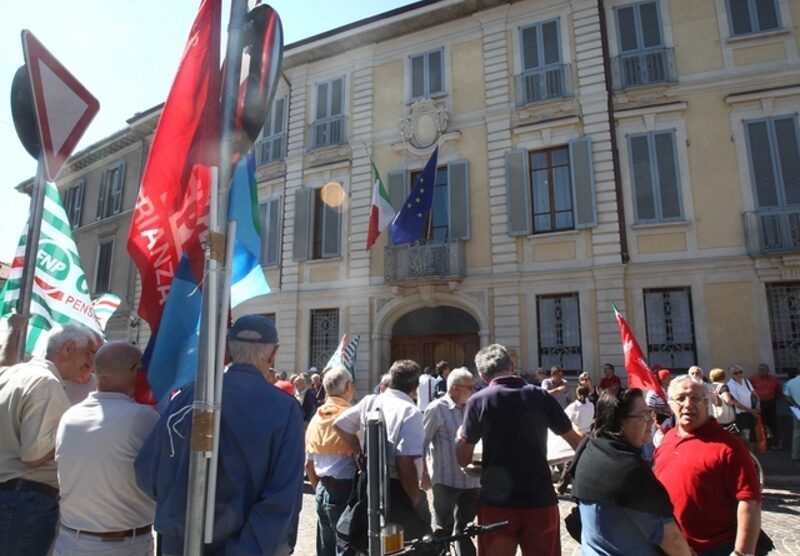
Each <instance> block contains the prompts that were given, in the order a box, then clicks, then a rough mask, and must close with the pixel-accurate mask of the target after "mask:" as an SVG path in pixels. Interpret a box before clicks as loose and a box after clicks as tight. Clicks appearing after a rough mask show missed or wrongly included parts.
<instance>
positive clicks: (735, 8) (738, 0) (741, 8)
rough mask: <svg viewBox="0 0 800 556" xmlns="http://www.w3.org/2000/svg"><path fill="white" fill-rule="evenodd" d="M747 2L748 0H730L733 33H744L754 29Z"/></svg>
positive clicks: (729, 7)
mask: <svg viewBox="0 0 800 556" xmlns="http://www.w3.org/2000/svg"><path fill="white" fill-rule="evenodd" d="M747 4H748V0H728V10H729V13H730V18H731V26H732V29H731V34H732V35H743V34H745V33H752V32H753V31H754V29H753V24H752V22H751V20H750V8H748V6H747Z"/></svg>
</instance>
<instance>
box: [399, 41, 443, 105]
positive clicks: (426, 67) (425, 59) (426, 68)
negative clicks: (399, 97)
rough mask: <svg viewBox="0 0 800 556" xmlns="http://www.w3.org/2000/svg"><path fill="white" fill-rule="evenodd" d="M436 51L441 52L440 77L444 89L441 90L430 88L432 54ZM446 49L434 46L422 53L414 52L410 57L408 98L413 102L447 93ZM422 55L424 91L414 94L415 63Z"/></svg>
mask: <svg viewBox="0 0 800 556" xmlns="http://www.w3.org/2000/svg"><path fill="white" fill-rule="evenodd" d="M434 53H439V56H440V75H439V78H440V79H441V82H442V89H441V90H440V91H431V89H430V55H431V54H434ZM445 54H446V52H445V49H444V47H443V46H442V47H439V48H434V49H432V50H428V51H426V52H422V53H420V54H413V55H411V56H409V57H408V98H409V99H410V100H411V102H414V101H416V100H421V99H424V98H437V97H441V96H444V95H446V94H447V81H446V73H447V72H446V71H445V65H446V64H445ZM420 57H422V68H423V70H422V71H423V84H422V89H423V92H422V94H421V95H416V96H415V95H414V69H413V64H414V60H415V59H416V58H420Z"/></svg>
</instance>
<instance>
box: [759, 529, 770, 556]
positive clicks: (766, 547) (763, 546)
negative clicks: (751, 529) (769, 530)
mask: <svg viewBox="0 0 800 556" xmlns="http://www.w3.org/2000/svg"><path fill="white" fill-rule="evenodd" d="M773 550H775V543H774V542H772V539H771V538H769V535H767V534H766V533H765V532H764V530H763V529H762V530H761V531H759V533H758V542H757V543H756V556H767V554H769V553H770V552H771V551H773Z"/></svg>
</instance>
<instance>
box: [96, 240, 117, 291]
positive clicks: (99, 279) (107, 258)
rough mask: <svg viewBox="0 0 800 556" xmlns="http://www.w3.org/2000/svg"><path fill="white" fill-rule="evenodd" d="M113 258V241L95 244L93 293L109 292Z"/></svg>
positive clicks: (101, 241) (102, 241)
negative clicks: (95, 265)
mask: <svg viewBox="0 0 800 556" xmlns="http://www.w3.org/2000/svg"><path fill="white" fill-rule="evenodd" d="M113 256H114V239H113V238H107V239H101V240H100V241H98V242H97V267H96V271H95V274H94V293H96V294H98V293H105V292H108V291H111V260H112V257H113Z"/></svg>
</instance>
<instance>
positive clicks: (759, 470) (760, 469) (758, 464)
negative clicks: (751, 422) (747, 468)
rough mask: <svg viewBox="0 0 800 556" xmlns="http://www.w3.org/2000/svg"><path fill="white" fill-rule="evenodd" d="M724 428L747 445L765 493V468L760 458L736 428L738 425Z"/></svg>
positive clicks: (760, 485)
mask: <svg viewBox="0 0 800 556" xmlns="http://www.w3.org/2000/svg"><path fill="white" fill-rule="evenodd" d="M723 428H724V429H725V430H726V431H728V432H729V433H732V434H733V435H735V436H736V437H737V438H739V439H740V440H741V441H742V442H744V443H745V446H747V453H749V454H750V459H752V460H753V465H755V466H756V475H757V476H758V485H759V487H760V489H761V491H762V492H763V491H764V468H763V467H761V462H760V461H758V458H757V457H756V455H755V454H754V453H753V452H752V450H750V445H749V443H748V442H747V441H746V440H745V439H744V438H742V434H741V430H739V427H737V426H736V423H731V424H730V425H725V427H723Z"/></svg>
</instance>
